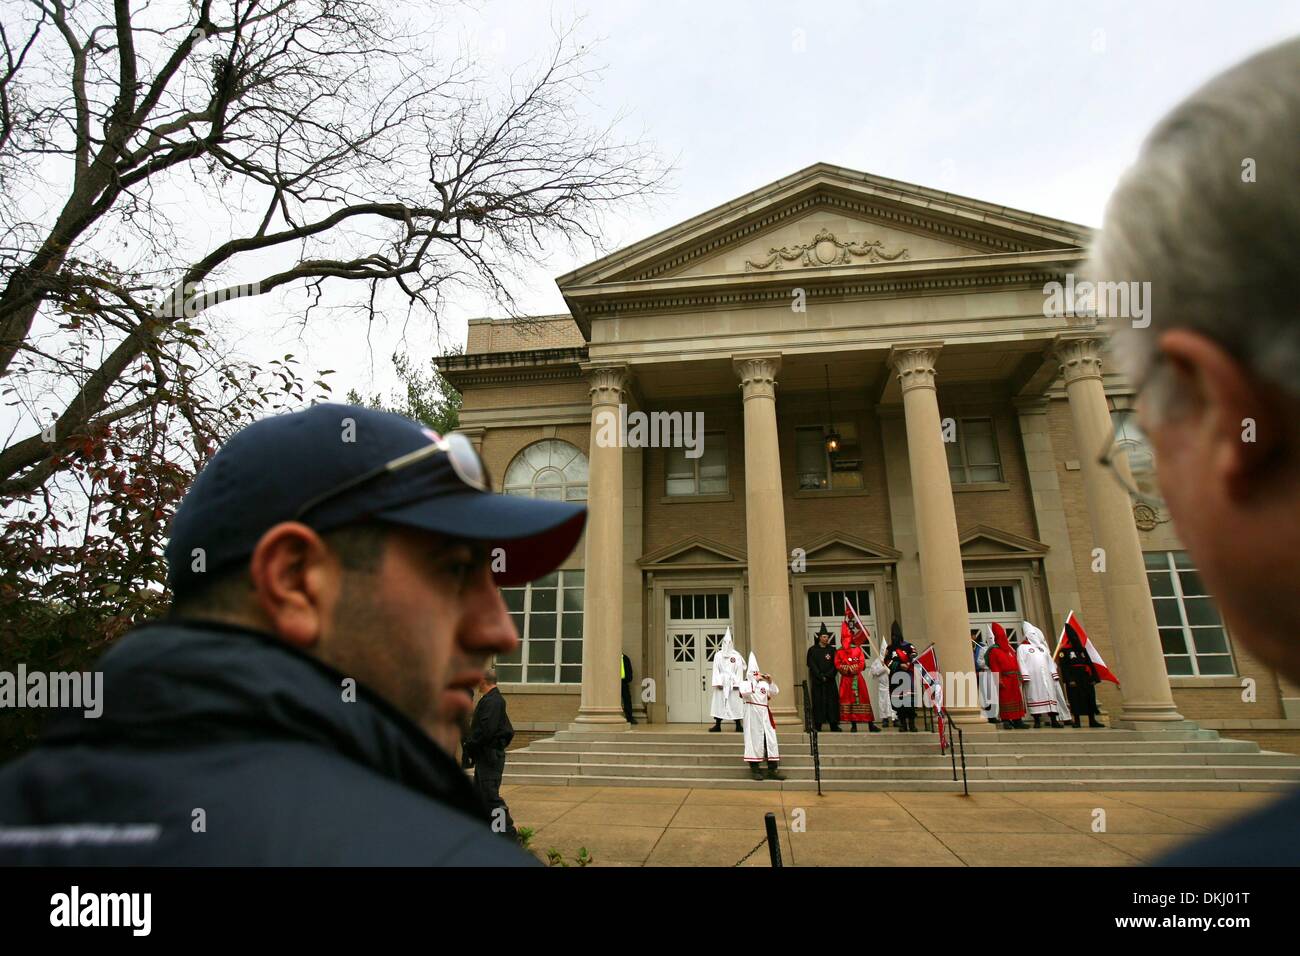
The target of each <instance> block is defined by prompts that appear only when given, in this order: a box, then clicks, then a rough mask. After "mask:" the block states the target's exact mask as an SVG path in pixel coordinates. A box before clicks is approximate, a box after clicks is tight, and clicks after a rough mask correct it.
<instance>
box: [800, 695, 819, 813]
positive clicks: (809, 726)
mask: <svg viewBox="0 0 1300 956" xmlns="http://www.w3.org/2000/svg"><path fill="white" fill-rule="evenodd" d="M799 687H800V688H801V689H802V690H803V732H804V733H806V734H807V735H808V750H809V752H810V753H811V754H812V762H813V779H815V780H816V781H817V796H819V797H820V796H821V795H822V755H821V751H820V750H818V748H817V724H816V722H815V721H814V720H813V709H812V695H811V694H810V693H809V691H808V682H807V681H806V680H804V681H800V682H799Z"/></svg>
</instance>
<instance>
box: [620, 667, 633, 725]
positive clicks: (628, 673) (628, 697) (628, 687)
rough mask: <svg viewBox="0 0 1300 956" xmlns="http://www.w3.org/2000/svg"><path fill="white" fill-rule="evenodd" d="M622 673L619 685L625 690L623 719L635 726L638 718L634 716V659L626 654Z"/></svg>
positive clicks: (623, 692) (623, 691)
mask: <svg viewBox="0 0 1300 956" xmlns="http://www.w3.org/2000/svg"><path fill="white" fill-rule="evenodd" d="M620 671H621V672H620V674H619V685H620V686H621V687H622V689H623V690H622V694H623V717H624V718H625V719H626V720H627V722H628V723H629V724H635V723H636V718H635V717H633V716H632V658H630V657H628V656H627V655H626V654H624V655H623V664H622V667H621V668H620Z"/></svg>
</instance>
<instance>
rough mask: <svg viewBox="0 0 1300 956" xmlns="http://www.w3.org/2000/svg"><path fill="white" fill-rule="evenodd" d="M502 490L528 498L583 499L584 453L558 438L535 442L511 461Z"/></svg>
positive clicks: (585, 474)
mask: <svg viewBox="0 0 1300 956" xmlns="http://www.w3.org/2000/svg"><path fill="white" fill-rule="evenodd" d="M504 491H505V493H506V494H508V495H523V496H525V497H528V498H549V499H551V500H553V501H586V500H587V456H586V455H584V454H583V453H582V452H581V451H579V450H578V449H577V448H575V447H574V446H573V445H570V444H569V443H568V442H567V441H560V440H559V439H557V438H548V439H546V440H545V441H539V442H535V443H534V444H532V445H529V446H528V447H527V448H525V449H524V450H523V451H521V452H520V453H519V454H518V455H516V456H515V459H514V461H512V462H510V467H509V468H507V469H506V478H505V488H504Z"/></svg>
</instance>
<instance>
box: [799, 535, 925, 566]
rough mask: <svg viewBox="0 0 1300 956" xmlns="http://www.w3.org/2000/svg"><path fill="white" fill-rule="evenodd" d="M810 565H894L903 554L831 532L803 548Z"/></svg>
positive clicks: (866, 541)
mask: <svg viewBox="0 0 1300 956" xmlns="http://www.w3.org/2000/svg"><path fill="white" fill-rule="evenodd" d="M803 552H804V560H805V561H807V562H808V563H809V564H814V565H817V564H862V563H871V564H893V563H894V562H896V561H897V560H898V559H899V558H901V557H902V556H903V552H901V551H899V550H897V549H895V548H891V547H889V546H888V545H885V544H879V543H877V542H874V541H868V540H867V539H865V538H858V537H855V536H854V535H850V534H844V533H842V532H829V533H827V534H823V535H820V536H819V537H816V538H814V539H812V540H811V541H809V542H808V543H807V544H806V545H805V546H804V548H803Z"/></svg>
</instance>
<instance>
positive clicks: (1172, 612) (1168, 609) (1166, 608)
mask: <svg viewBox="0 0 1300 956" xmlns="http://www.w3.org/2000/svg"><path fill="white" fill-rule="evenodd" d="M1151 603H1152V604H1154V605H1155V606H1156V623H1157V624H1159V625H1160V626H1161V627H1182V625H1183V619H1182V618H1181V617H1179V615H1178V602H1177V601H1176V600H1172V599H1170V598H1162V599H1160V600H1156V601H1152V602H1151Z"/></svg>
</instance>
